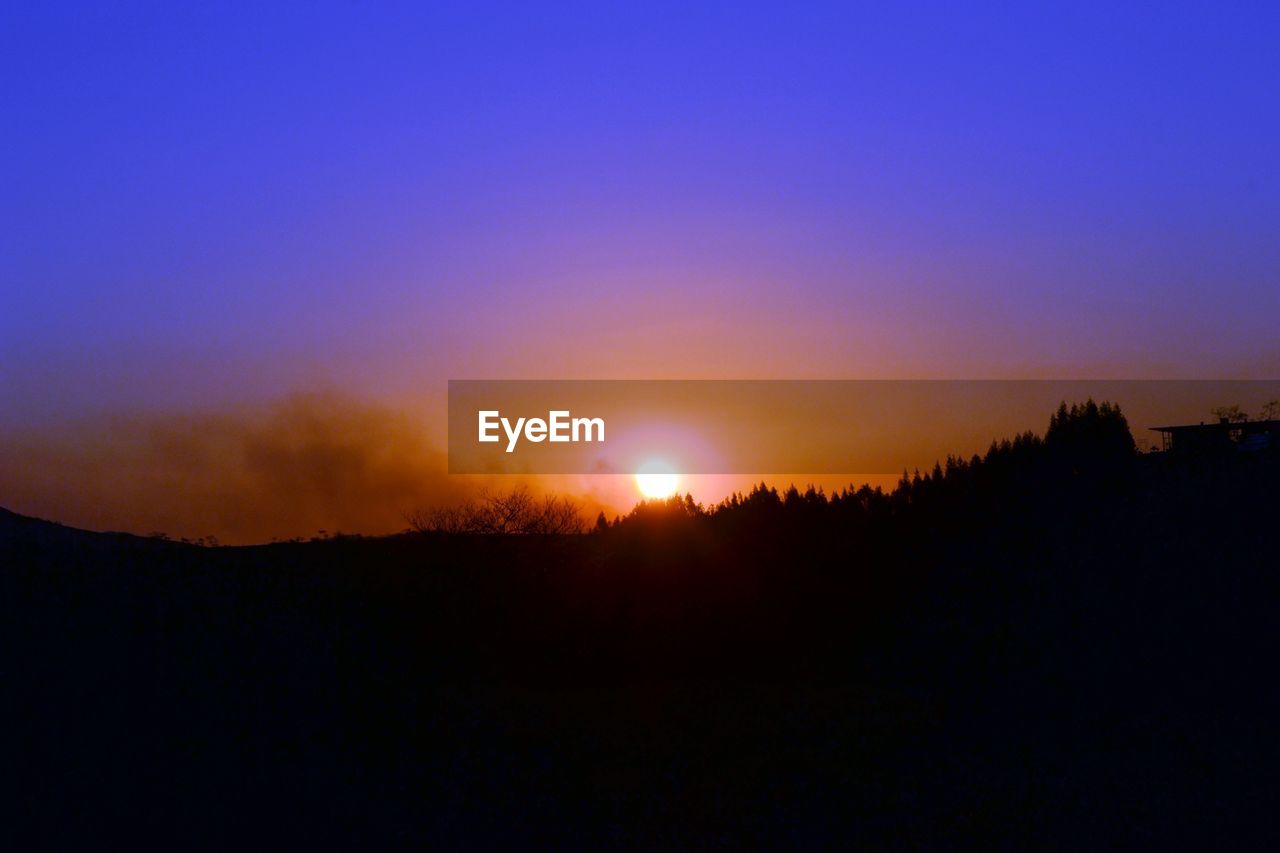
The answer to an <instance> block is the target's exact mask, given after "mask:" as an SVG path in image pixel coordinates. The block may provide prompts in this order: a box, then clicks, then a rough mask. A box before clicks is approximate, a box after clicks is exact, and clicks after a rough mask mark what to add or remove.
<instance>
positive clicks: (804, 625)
mask: <svg viewBox="0 0 1280 853" xmlns="http://www.w3.org/2000/svg"><path fill="white" fill-rule="evenodd" d="M1277 474H1280V459H1277V456H1276V453H1275V451H1274V450H1264V451H1261V452H1256V453H1230V454H1221V453H1220V454H1201V455H1191V456H1185V455H1184V456H1177V455H1174V454H1138V453H1137V452H1136V451H1135V449H1134V445H1133V440H1132V436H1131V435H1130V432H1129V428H1128V425H1127V423H1126V422H1125V420H1124V416H1123V415H1122V414H1121V413H1120V412H1119V410H1118V409H1117V408H1115V407H1113V406H1110V405H1105V404H1104V405H1102V406H1097V405H1094V404H1092V403H1087V404H1082V405H1077V406H1074V407H1071V408H1068V407H1065V406H1064V407H1063V408H1062V409H1061V410H1059V412H1057V413H1055V414H1054V415H1053V417H1052V419H1051V421H1050V424H1049V427H1048V429H1047V430H1046V433H1045V435H1044V436H1043V437H1041V436H1036V435H1031V434H1026V435H1022V436H1017V437H1013V438H1011V439H1010V440H1008V441H1004V442H999V443H996V444H995V445H993V446H992V448H991V449H990V450H989V452H987V453H986V454H984V455H982V456H981V457H973V458H970V459H967V460H960V459H949V460H944V461H940V463H939V464H938V465H937V467H935V468H934V469H933V470H932V471H929V472H924V473H921V474H918V475H914V474H909V475H904V478H903V482H902V483H901V484H900V485H899V487H898V488H897V489H895V490H893V491H889V492H884V491H879V490H872V489H859V490H853V491H843V492H839V493H836V494H833V495H826V494H821V493H819V492H817V491H814V490H808V491H801V490H799V489H794V488H782V489H781V490H779V488H778V487H776V486H770V485H768V484H762V485H760V486H759V487H757V488H755V489H754V490H752V491H751V492H750V493H748V494H746V495H736V496H734V497H732V498H730V499H729V500H728V501H725V502H724V503H722V504H720V505H717V506H715V507H701V506H699V505H697V504H696V503H695V502H693V501H692V500H691V499H684V498H674V499H672V500H670V501H666V502H651V503H647V504H642V505H640V506H638V507H637V508H636V509H635V510H634V511H632V512H631V513H629V514H628V515H626V516H624V517H622V518H620V519H617V520H616V521H612V520H609V519H605V520H604V523H603V524H601V525H600V526H599V527H597V528H596V529H595V530H594V531H593V532H591V533H589V534H583V535H496V536H495V535H465V534H445V533H430V532H428V533H414V534H403V535H397V536H390V537H381V538H359V537H338V538H331V539H327V540H322V541H315V542H298V543H281V544H275V545H264V546H253V547H235V548H227V547H199V546H195V545H189V544H183V543H175V542H168V541H164V540H160V539H154V538H151V539H149V538H141V537H133V536H127V535H123V534H94V533H88V532H85V531H79V530H75V529H72V528H66V527H62V526H60V525H56V524H53V523H50V522H41V521H37V520H33V519H28V518H24V517H21V516H17V515H14V514H12V513H7V512H0V565H3V570H2V571H0V584H3V595H0V600H2V601H3V604H2V605H0V606H2V607H3V608H4V612H3V614H0V623H2V624H3V625H4V631H5V635H6V640H7V641H6V642H5V643H4V644H3V645H4V648H5V650H6V651H5V663H6V666H5V672H6V673H7V674H8V675H9V678H8V681H9V686H10V691H11V695H13V696H15V697H17V699H18V701H17V702H16V703H15V704H16V710H17V715H16V716H17V719H16V720H15V722H14V723H13V729H12V733H13V734H14V735H15V737H14V743H15V745H16V760H15V763H14V767H15V768H16V771H17V780H18V789H19V792H20V795H19V802H18V804H17V805H18V807H19V811H20V812H22V813H25V814H26V815H27V819H26V820H25V821H23V823H22V824H21V825H20V827H19V828H20V829H21V830H23V831H24V840H29V841H32V842H37V841H38V842H42V843H43V844H45V845H47V846H51V847H58V848H63V849H66V848H78V847H98V846H101V844H102V843H103V842H104V840H109V841H110V842H111V843H114V844H123V845H128V844H129V841H130V839H133V840H138V839H145V840H146V841H147V842H148V845H149V846H173V845H177V846H182V847H185V848H193V847H195V848H198V847H225V846H229V845H232V844H237V845H239V844H244V843H255V844H273V845H274V844H288V845H290V846H298V845H301V844H322V845H331V844H337V845H339V846H363V847H368V846H376V847H383V846H390V845H394V846H407V845H415V846H423V845H427V844H431V845H433V846H443V847H458V846H468V847H474V846H483V845H501V846H514V845H520V846H529V845H534V844H537V845H556V846H593V847H598V846H602V845H609V846H645V847H651V846H663V847H669V846H674V847H682V846H690V847H704V846H730V847H733V846H741V845H742V844H747V843H753V844H757V845H762V846H771V847H787V848H795V847H812V846H825V845H830V844H832V843H838V842H844V843H852V844H860V845H866V844H877V845H890V844H891V845H894V846H919V845H937V844H940V843H946V844H963V843H965V842H976V841H982V842H984V843H987V844H996V845H1001V846H1018V847H1027V846H1046V845H1049V844H1056V845H1068V846H1075V845H1081V846H1083V845H1086V844H1088V845H1091V846H1109V847H1116V846H1134V847H1138V846H1143V847H1149V846H1152V845H1160V846H1184V845H1190V844H1195V843H1196V842H1197V841H1204V842H1208V841H1212V840H1214V839H1215V838H1217V837H1218V835H1219V833H1221V832H1222V831H1223V828H1224V827H1229V829H1230V835H1231V838H1232V839H1233V840H1234V841H1235V842H1237V843H1239V844H1241V845H1242V846H1261V845H1263V844H1265V843H1266V842H1267V841H1269V840H1273V839H1272V835H1273V832H1274V828H1273V825H1272V821H1271V819H1270V816H1269V814H1268V803H1270V802H1271V801H1273V799H1274V796H1275V795H1276V793H1277V789H1276V783H1275V781H1274V772H1273V768H1274V766H1275V761H1276V759H1277V758H1280V751H1277V749H1276V742H1275V738H1274V736H1273V734H1272V733H1271V728H1272V722H1273V720H1274V719H1275V714H1276V712H1277V711H1280V703H1278V701H1277V700H1278V696H1277V688H1276V686H1275V684H1274V679H1273V678H1272V677H1271V676H1270V674H1269V673H1270V661H1271V660H1272V658H1273V656H1274V653H1275V652H1276V651H1277V645H1280V643H1278V642H1277V640H1278V639H1280V632H1277V631H1276V629H1275V625H1274V610H1275V603H1276V601H1277V593H1280V583H1278V582H1277V578H1276V572H1275V565H1276V554H1277V553H1278V552H1277V544H1280V543H1277V535H1278V534H1277V529H1280V528H1278V526H1277V524H1276V519H1277V515H1278V513H1277V510H1278V509H1280V498H1278V496H1277V483H1280V480H1278V479H1277ZM22 846H28V845H26V844H23V845H22Z"/></svg>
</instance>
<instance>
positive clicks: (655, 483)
mask: <svg viewBox="0 0 1280 853" xmlns="http://www.w3.org/2000/svg"><path fill="white" fill-rule="evenodd" d="M679 485H680V478H679V476H677V474H676V472H675V471H672V470H671V467H670V466H669V465H666V464H665V463H662V462H648V463H646V464H644V465H643V466H641V468H640V470H639V471H637V472H636V488H638V489H639V490H640V494H642V495H644V496H645V497H646V498H669V497H671V496H672V495H674V494H675V493H676V489H677V488H678V487H679Z"/></svg>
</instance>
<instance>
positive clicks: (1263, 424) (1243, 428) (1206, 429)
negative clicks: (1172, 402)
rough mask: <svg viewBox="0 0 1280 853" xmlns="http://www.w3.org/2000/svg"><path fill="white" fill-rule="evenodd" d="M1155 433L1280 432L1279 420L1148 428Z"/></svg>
mask: <svg viewBox="0 0 1280 853" xmlns="http://www.w3.org/2000/svg"><path fill="white" fill-rule="evenodd" d="M1148 429H1150V430H1154V431H1155V432H1168V433H1189V432H1199V433H1216V432H1234V431H1236V430H1239V431H1240V432H1243V433H1257V432H1280V420H1269V421H1221V420H1220V421H1216V422H1214V423H1210V424H1206V423H1198V424H1182V425H1179V426H1157V427H1148Z"/></svg>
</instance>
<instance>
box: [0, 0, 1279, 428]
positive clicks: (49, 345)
mask: <svg viewBox="0 0 1280 853" xmlns="http://www.w3.org/2000/svg"><path fill="white" fill-rule="evenodd" d="M631 5H632V7H631V8H630V9H627V10H615V11H610V10H606V9H604V8H602V7H601V6H600V5H599V4H594V3H592V4H583V5H580V6H562V5H557V6H555V7H551V6H548V5H545V4H491V5H478V4H457V5H456V6H442V5H435V4H422V3H406V4H403V5H398V6H397V5H392V4H385V3H356V2H349V3H341V4H327V3H306V4H298V5H297V6H294V7H292V8H290V7H288V6H287V5H286V4H244V5H225V4H219V3H208V4H204V3H201V4H160V3H157V4H133V3H110V4H108V3H103V4H100V5H96V6H95V5H88V4H84V5H81V4H66V3H48V4H30V5H28V6H26V7H23V8H19V7H18V6H17V5H15V4H9V5H8V6H6V8H5V10H4V11H3V12H2V13H0V47H2V48H3V49H0V76H2V80H3V85H0V114H3V116H4V118H3V128H4V129H3V131H2V134H0V139H2V140H3V141H2V145H3V157H2V158H0V180H2V182H3V183H2V185H0V211H2V213H0V215H2V216H3V219H2V221H0V395H3V397H2V399H3V400H4V405H3V406H2V407H0V427H4V426H8V427H23V428H29V427H32V426H33V425H38V424H46V423H65V422H66V421H68V419H73V418H76V417H80V416H85V415H87V414H90V413H94V412H101V411H107V410H110V411H116V410H124V411H144V410H145V411H167V410H178V409H182V408H184V407H191V406H197V405H201V406H215V407H216V406H231V405H239V404H242V403H246V402H248V403H252V402H255V401H257V402H264V401H270V400H274V399H278V398H280V397H281V396H282V395H285V394H288V393H292V392H296V391H312V390H314V389H317V388H320V389H329V390H333V389H336V390H337V391H339V392H341V393H343V394H349V395H354V396H356V397H359V398H362V399H363V398H367V399H375V400H378V401H381V402H387V401H390V402H392V403H396V404H405V405H407V404H408V403H407V401H414V404H415V405H418V404H419V403H421V402H422V401H427V402H428V403H432V402H435V403H438V401H439V400H440V399H442V397H443V393H444V382H445V380H446V379H448V378H450V377H455V378H458V377H472V378H509V377H525V378H567V377H584V378H585V377H668V378H674V377H689V378H695V377H698V378H734V377H776V378H791V377H841V378H844V377H938V378H942V377H1015V378H1023V377H1038V376H1055V377H1064V376H1065V377H1077V376H1117V377H1170V378H1172V377H1274V376H1276V375H1280V344H1278V343H1277V327H1278V324H1277V321H1278V320H1280V276H1278V273H1280V239H1278V238H1280V235H1278V233H1277V222H1280V166H1278V165H1277V164H1280V108H1278V106H1277V104H1278V103H1280V101H1278V98H1280V50H1277V47H1276V46H1277V44H1280V7H1277V6H1276V5H1275V4H1271V3H1257V4H1249V5H1237V4H1230V5H1228V4H1222V3H1204V4H1194V5H1193V4H1150V5H1146V6H1144V7H1138V6H1122V5H1121V4H1117V3H1111V2H1108V3H1071V4H1062V5H1061V7H1060V8H1057V9H1047V8H1044V6H1045V4H1027V3H1019V4H1012V3H1010V4H988V5H986V6H984V8H983V9H982V10H981V11H974V10H972V9H961V8H959V7H960V6H961V5H963V4H912V5H898V4H849V3H835V4H827V5H821V4H820V5H811V4H802V5H797V4H792V3H785V4H784V3H773V4H759V3H756V4H752V3H739V4H725V5H718V6H714V7H704V8H701V9H695V8H690V5H689V4H684V3H681V4H670V5H663V4H656V3H645V4H631ZM889 5H894V6H895V7H896V8H894V9H887V8H883V7H886V6H889ZM267 7H270V8H267Z"/></svg>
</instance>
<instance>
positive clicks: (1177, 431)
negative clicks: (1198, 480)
mask: <svg viewBox="0 0 1280 853" xmlns="http://www.w3.org/2000/svg"><path fill="white" fill-rule="evenodd" d="M1151 429H1152V430H1154V431H1155V432H1158V433H1160V437H1161V439H1162V448H1163V449H1164V450H1168V451H1172V452H1175V453H1215V452H1222V451H1233V450H1234V451H1246V452H1247V451H1253V450H1266V449H1268V448H1273V447H1280V420H1269V421H1232V420H1228V419H1227V418H1219V419H1218V421H1217V423H1211V424H1206V423H1204V422H1203V421H1202V422H1201V423H1198V424H1188V425H1185V426H1161V427H1151Z"/></svg>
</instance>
